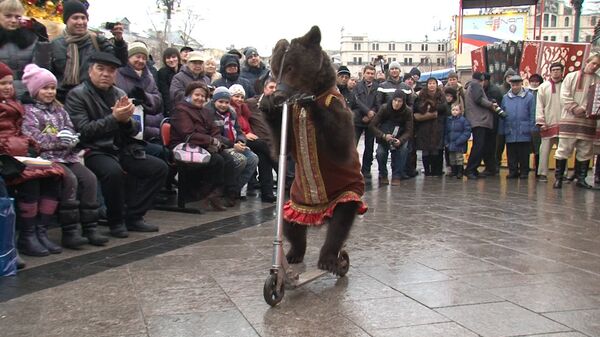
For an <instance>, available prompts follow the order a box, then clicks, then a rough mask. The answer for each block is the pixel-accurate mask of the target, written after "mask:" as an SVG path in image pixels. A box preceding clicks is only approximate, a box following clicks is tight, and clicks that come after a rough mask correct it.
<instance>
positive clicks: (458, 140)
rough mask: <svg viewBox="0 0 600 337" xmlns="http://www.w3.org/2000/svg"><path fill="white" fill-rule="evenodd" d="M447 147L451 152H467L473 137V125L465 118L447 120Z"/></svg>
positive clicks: (453, 117) (457, 117)
mask: <svg viewBox="0 0 600 337" xmlns="http://www.w3.org/2000/svg"><path fill="white" fill-rule="evenodd" d="M445 133H446V134H445V140H446V146H447V147H448V151H450V152H463V153H464V152H466V151H467V141H468V140H469V138H470V137H471V123H469V120H468V119H466V118H465V117H464V116H462V115H460V116H456V117H455V116H449V117H448V118H447V120H446V132H445Z"/></svg>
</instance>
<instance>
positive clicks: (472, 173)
mask: <svg viewBox="0 0 600 337" xmlns="http://www.w3.org/2000/svg"><path fill="white" fill-rule="evenodd" d="M483 80H484V75H483V73H480V72H475V73H473V79H472V80H471V81H470V82H469V83H468V87H467V92H466V97H465V103H466V104H465V106H466V114H465V117H466V118H467V120H468V121H469V123H471V127H472V132H473V144H472V147H471V153H470V154H469V161H468V162H467V168H466V169H465V175H466V176H467V178H469V179H477V178H478V174H479V171H477V168H478V167H479V164H481V160H482V159H484V162H485V166H486V170H487V171H489V172H494V170H495V160H494V153H495V152H494V145H495V139H494V133H493V129H494V113H495V112H494V111H495V110H496V108H497V107H498V104H496V103H492V102H491V101H490V100H488V98H487V96H486V94H485V91H484V90H483V85H482V82H483Z"/></svg>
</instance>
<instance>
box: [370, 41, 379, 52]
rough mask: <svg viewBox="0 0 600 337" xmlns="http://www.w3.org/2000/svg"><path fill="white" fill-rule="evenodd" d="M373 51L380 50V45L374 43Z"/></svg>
mask: <svg viewBox="0 0 600 337" xmlns="http://www.w3.org/2000/svg"><path fill="white" fill-rule="evenodd" d="M371 50H376V51H378V50H379V43H373V45H372V46H371Z"/></svg>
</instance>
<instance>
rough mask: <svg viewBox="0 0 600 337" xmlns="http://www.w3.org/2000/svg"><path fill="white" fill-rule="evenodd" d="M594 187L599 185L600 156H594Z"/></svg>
mask: <svg viewBox="0 0 600 337" xmlns="http://www.w3.org/2000/svg"><path fill="white" fill-rule="evenodd" d="M594 185H600V154H599V155H597V156H596V167H595V168H594Z"/></svg>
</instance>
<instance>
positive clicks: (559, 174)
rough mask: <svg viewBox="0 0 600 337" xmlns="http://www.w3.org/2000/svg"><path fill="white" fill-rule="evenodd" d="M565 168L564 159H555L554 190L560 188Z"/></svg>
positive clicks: (565, 161) (565, 162)
mask: <svg viewBox="0 0 600 337" xmlns="http://www.w3.org/2000/svg"><path fill="white" fill-rule="evenodd" d="M566 167H567V160H566V159H556V168H555V169H554V179H555V181H554V185H553V186H552V187H554V188H562V181H563V178H564V176H565V168H566Z"/></svg>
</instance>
